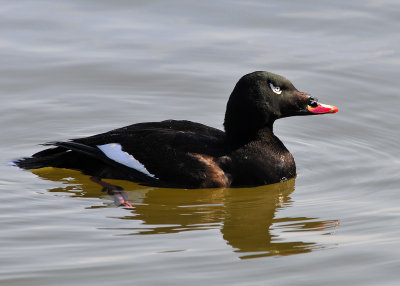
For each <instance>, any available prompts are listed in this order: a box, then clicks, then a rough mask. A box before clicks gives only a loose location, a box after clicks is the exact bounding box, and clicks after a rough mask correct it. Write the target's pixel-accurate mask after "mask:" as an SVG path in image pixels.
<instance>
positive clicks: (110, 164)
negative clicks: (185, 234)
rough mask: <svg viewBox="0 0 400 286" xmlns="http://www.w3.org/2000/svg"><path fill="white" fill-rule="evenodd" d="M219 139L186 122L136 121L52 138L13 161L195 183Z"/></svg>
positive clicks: (219, 133)
mask: <svg viewBox="0 0 400 286" xmlns="http://www.w3.org/2000/svg"><path fill="white" fill-rule="evenodd" d="M224 138H225V134H224V132H222V131H220V130H218V129H215V128H212V127H208V126H205V125H202V124H199V123H194V122H190V121H174V120H167V121H162V122H149V123H138V124H133V125H130V126H126V127H123V128H119V129H115V130H112V131H109V132H106V133H102V134H98V135H94V136H90V137H85V138H78V139H73V140H71V141H69V142H52V143H50V144H51V145H54V146H57V147H56V148H51V149H46V150H44V151H41V152H39V153H36V154H34V155H33V156H32V158H26V159H23V160H20V161H19V162H16V163H17V165H19V166H20V167H23V168H26V169H32V168H38V167H43V166H53V167H62V168H70V169H77V170H81V171H83V172H84V173H86V174H89V175H92V176H97V177H103V178H116V179H129V180H134V181H139V182H145V183H150V184H154V185H157V184H158V185H171V186H179V185H182V186H193V187H196V186H198V185H201V182H203V181H204V177H205V176H206V174H205V171H207V170H205V169H206V166H205V165H206V163H207V162H205V161H204V160H205V158H213V157H215V156H220V155H222V153H223V152H224V150H223V142H224ZM200 155H201V156H204V157H201V158H200V157H199V156H200Z"/></svg>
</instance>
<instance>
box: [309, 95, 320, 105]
mask: <svg viewBox="0 0 400 286" xmlns="http://www.w3.org/2000/svg"><path fill="white" fill-rule="evenodd" d="M308 105H309V106H311V107H317V106H318V99H316V98H314V97H311V96H310V97H309V98H308Z"/></svg>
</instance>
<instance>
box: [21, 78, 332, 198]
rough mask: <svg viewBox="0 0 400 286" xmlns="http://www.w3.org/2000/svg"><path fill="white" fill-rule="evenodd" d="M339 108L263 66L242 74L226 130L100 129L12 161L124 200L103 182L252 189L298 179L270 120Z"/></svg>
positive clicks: (164, 124) (184, 125)
mask: <svg viewBox="0 0 400 286" xmlns="http://www.w3.org/2000/svg"><path fill="white" fill-rule="evenodd" d="M336 112H338V108H337V107H335V106H333V105H327V104H322V103H319V102H318V100H317V99H316V98H315V97H312V96H311V95H309V94H307V93H305V92H301V91H299V90H297V89H296V88H295V87H294V85H293V84H292V83H291V82H290V81H289V80H288V79H286V78H285V77H283V76H281V75H278V74H274V73H271V72H266V71H255V72H252V73H249V74H246V75H244V76H243V77H241V78H240V79H239V81H238V82H237V83H236V85H235V87H234V88H233V91H232V93H231V95H230V97H229V99H228V103H227V105H226V112H225V118H224V122H223V126H224V131H223V130H220V129H217V128H213V127H210V126H207V125H204V124H201V123H196V122H192V121H187V120H165V121H161V122H144V123H136V124H132V125H129V126H125V127H122V128H118V129H115V130H111V131H108V132H105V133H101V134H97V135H93V136H89V137H83V138H76V139H71V140H68V141H54V142H48V143H45V144H43V145H44V146H49V147H48V148H47V149H44V150H42V151H40V152H38V153H35V154H33V155H32V156H31V157H25V158H21V159H19V160H16V161H14V163H15V164H16V165H17V166H18V167H20V168H22V169H28V170H29V169H39V168H44V167H54V168H67V169H73V170H78V171H81V172H82V173H84V174H87V175H89V176H91V178H92V181H94V182H95V183H98V184H100V185H101V186H102V187H103V190H107V192H108V193H110V194H111V195H114V196H117V197H118V199H117V200H118V201H119V202H120V203H121V204H123V205H129V202H128V200H127V199H126V197H125V195H124V194H123V192H122V188H121V187H119V186H115V185H113V184H110V183H107V182H105V181H103V179H119V180H129V181H133V182H137V183H140V184H144V185H150V186H156V187H171V188H221V187H222V188H227V187H253V186H260V185H267V184H273V183H279V182H282V181H285V180H288V179H291V178H294V177H295V176H296V164H295V161H294V158H293V156H292V154H291V153H290V152H289V150H288V149H287V148H286V147H285V145H284V144H283V143H282V141H281V140H280V139H279V138H278V137H277V136H275V134H274V131H273V125H274V122H275V121H276V120H277V119H280V118H285V117H290V116H304V115H320V114H329V113H336Z"/></svg>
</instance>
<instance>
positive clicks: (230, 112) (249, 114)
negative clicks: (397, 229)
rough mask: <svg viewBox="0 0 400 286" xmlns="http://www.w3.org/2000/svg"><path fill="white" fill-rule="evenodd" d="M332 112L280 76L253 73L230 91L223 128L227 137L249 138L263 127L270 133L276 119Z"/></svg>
mask: <svg viewBox="0 0 400 286" xmlns="http://www.w3.org/2000/svg"><path fill="white" fill-rule="evenodd" d="M336 112H338V109H337V107H335V106H333V105H326V104H322V103H319V102H318V100H317V99H316V98H315V97H312V96H310V95H308V94H306V93H304V92H301V91H299V90H297V89H296V88H295V87H294V86H293V84H292V83H291V82H290V81H289V80H287V79H286V78H284V77H283V76H280V75H277V74H273V73H270V72H265V71H256V72H253V73H250V74H247V75H245V76H243V77H242V78H241V79H240V80H239V81H238V83H237V84H236V86H235V88H234V89H233V91H232V94H231V96H230V98H229V101H228V104H227V108H226V113H225V122H224V126H225V131H226V133H227V135H228V137H232V136H233V137H249V136H250V137H251V136H254V135H255V134H256V133H257V131H258V130H260V129H262V128H264V127H269V128H270V129H271V130H272V125H273V123H274V121H275V120H276V119H279V118H283V117H289V116H295V115H315V114H325V113H336Z"/></svg>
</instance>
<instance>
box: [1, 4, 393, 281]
mask: <svg viewBox="0 0 400 286" xmlns="http://www.w3.org/2000/svg"><path fill="white" fill-rule="evenodd" d="M1 4H2V5H1V8H0V53H1V57H0V63H1V64H0V98H1V103H2V104H1V112H0V130H1V134H2V136H1V141H0V144H1V150H2V152H1V153H0V155H1V157H0V161H1V162H3V164H2V166H1V167H0V168H1V172H0V173H1V175H0V190H1V191H0V200H1V203H0V217H1V220H0V224H1V228H0V253H1V257H0V283H1V284H4V285H55V284H57V285H83V284H85V285H110V284H112V285H160V284H162V285H204V284H206V283H207V284H210V285H216V284H218V285H339V284H340V285H397V284H398V282H399V281H400V275H399V274H398V269H399V267H400V258H399V257H400V251H399V249H400V243H399V235H400V231H399V230H400V220H399V215H400V207H399V205H400V199H399V195H398V186H399V183H400V177H399V171H400V159H399V148H398V142H399V139H400V135H399V132H398V125H399V123H400V118H399V113H398V110H399V109H400V101H399V100H398V87H399V83H398V75H399V66H400V55H399V49H398V47H399V44H400V36H399V33H398V31H399V30H400V27H399V22H398V19H399V17H400V4H399V3H397V1H394V0H382V1H378V0H375V1H351V2H348V1H335V2H332V3H327V2H326V3H322V2H321V1H313V0H311V1H302V2H293V1H279V2H276V3H265V1H257V0H255V1H220V2H217V3H215V2H213V1H200V2H199V1H168V3H167V2H165V1H150V2H149V1H122V0H120V1H113V2H109V1H89V0H84V1H56V2H55V1H46V0H43V1H18V2H15V3H11V2H6V1H3V2H2V3H1ZM255 70H267V71H271V72H275V73H278V74H281V75H284V76H285V77H287V78H288V79H290V80H291V81H292V82H293V83H294V85H295V86H296V87H297V88H298V89H299V90H302V91H304V92H308V93H310V94H312V95H313V96H316V97H317V98H319V99H320V101H321V102H323V103H327V104H333V105H336V106H338V107H339V113H337V114H334V115H324V116H311V117H297V118H296V117H292V118H286V119H282V120H279V121H278V122H277V123H276V124H275V132H276V134H277V135H278V136H279V137H280V138H281V139H282V141H283V142H284V143H285V145H286V146H287V147H288V149H289V150H290V151H291V152H292V154H293V155H294V157H295V160H296V163H297V168H298V176H297V178H296V179H293V180H290V181H288V182H284V183H281V184H275V185H270V186H263V187H257V188H246V189H240V188H238V189H209V190H179V189H159V188H150V187H145V186H140V185H138V184H135V183H132V182H125V181H115V183H117V184H119V185H121V186H123V187H124V188H125V189H126V190H127V192H128V196H129V198H130V200H131V201H133V202H134V203H135V208H133V209H126V208H118V207H116V206H115V205H114V203H113V201H112V199H111V198H110V197H108V196H107V195H106V194H104V193H102V192H101V190H100V189H99V187H98V186H97V185H95V184H94V183H92V182H91V181H90V180H89V178H88V177H87V176H84V175H82V174H80V173H78V172H75V171H68V170H54V169H43V170H40V171H37V172H34V173H32V172H29V171H22V170H19V169H18V168H16V167H10V166H7V165H6V162H9V161H10V160H12V159H15V158H18V157H21V156H28V155H30V154H32V153H34V152H36V151H39V150H40V149H41V147H40V146H39V145H38V144H40V143H43V142H47V141H52V140H66V139H69V138H75V137H79V136H88V135H92V134H96V133H100V132H104V131H107V130H110V129H112V128H117V127H121V126H124V125H128V124H132V123H135V122H143V121H157V120H164V119H170V118H172V119H188V120H193V121H197V122H201V123H204V124H207V125H210V126H213V127H216V128H222V122H223V117H224V111H225V105H226V102H227V99H228V96H229V94H230V92H231V91H232V89H233V87H234V84H235V83H236V81H237V80H238V79H239V78H240V77H241V76H242V75H244V74H246V73H249V72H252V71H255Z"/></svg>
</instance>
